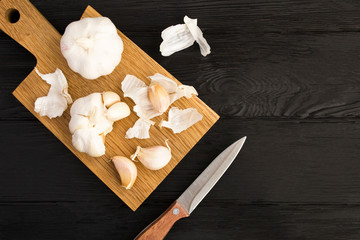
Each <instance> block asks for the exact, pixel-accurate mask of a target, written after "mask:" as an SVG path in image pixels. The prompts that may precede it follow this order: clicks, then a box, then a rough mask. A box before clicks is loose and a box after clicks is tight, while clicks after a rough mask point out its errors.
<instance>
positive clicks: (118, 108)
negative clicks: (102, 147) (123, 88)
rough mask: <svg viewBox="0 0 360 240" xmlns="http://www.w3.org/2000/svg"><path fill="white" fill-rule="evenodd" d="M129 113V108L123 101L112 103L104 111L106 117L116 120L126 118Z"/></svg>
mask: <svg viewBox="0 0 360 240" xmlns="http://www.w3.org/2000/svg"><path fill="white" fill-rule="evenodd" d="M129 115H130V108H129V106H128V105H127V104H126V103H124V102H117V103H115V104H113V105H112V106H111V107H110V108H109V109H108V110H107V111H106V117H107V119H109V120H110V121H113V122H115V121H118V120H120V119H122V118H126V117H127V116H129Z"/></svg>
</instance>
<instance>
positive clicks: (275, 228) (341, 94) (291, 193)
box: [0, 0, 360, 240]
mask: <svg viewBox="0 0 360 240" xmlns="http://www.w3.org/2000/svg"><path fill="white" fill-rule="evenodd" d="M33 4H34V5H35V6H36V7H37V8H38V9H39V11H40V12H41V13H43V15H44V16H45V17H46V18H47V19H48V20H49V21H50V22H51V23H52V24H53V25H54V26H55V28H57V29H58V30H59V32H60V33H63V32H64V29H65V27H66V26H67V24H69V23H70V22H71V21H74V20H77V19H78V18H79V17H80V15H81V13H82V12H83V11H84V9H85V7H86V6H87V4H91V5H92V6H93V7H94V8H95V9H97V10H98V11H99V12H100V13H101V14H103V15H104V16H108V17H109V18H111V19H112V21H113V22H114V23H115V24H116V26H117V27H118V28H119V29H120V30H122V31H123V32H124V33H125V34H126V35H127V36H128V37H129V38H130V39H132V40H133V41H134V42H135V43H136V44H138V45H139V46H140V47H141V48H142V49H144V50H145V51H146V52H147V53H148V54H149V55H150V56H152V57H153V58H154V59H155V60H156V61H158V62H159V63H160V64H161V65H162V66H164V67H165V68H166V69H167V70H169V71H170V72H171V73H172V74H173V75H174V76H176V77H177V78H178V79H179V80H181V81H182V82H183V83H184V84H189V85H193V86H195V87H196V89H197V90H198V92H199V95H200V97H201V99H203V100H204V101H205V102H206V103H207V104H208V105H209V106H210V107H212V108H213V109H214V110H215V111H216V112H217V113H219V114H220V116H221V119H220V121H219V122H218V123H217V124H216V125H215V126H214V127H213V128H212V129H211V130H210V131H209V133H208V134H206V135H205V136H204V138H203V139H202V140H201V141H200V142H199V143H198V144H197V145H196V146H195V148H194V149H193V150H192V151H191V152H190V153H189V154H188V155H187V156H186V158H185V159H184V160H183V161H182V162H181V163H180V164H179V165H178V166H177V167H176V168H175V169H174V171H173V172H172V173H171V174H170V175H169V176H168V177H167V178H166V180H165V181H164V182H162V183H161V185H160V186H159V187H158V188H157V189H156V190H155V191H154V192H153V194H151V196H150V197H149V198H148V199H147V200H146V201H145V203H144V204H143V205H142V206H141V207H140V208H139V209H138V210H137V211H136V212H133V211H131V210H130V209H129V208H128V207H127V206H126V205H125V204H124V203H123V202H122V201H121V200H120V199H119V198H117V197H116V196H115V195H114V194H113V193H112V192H111V191H110V190H109V189H108V188H107V187H106V186H105V185H104V184H103V183H102V182H101V181H100V180H99V179H98V178H97V177H96V176H95V175H94V174H92V173H91V172H90V171H89V170H88V169H87V168H86V167H85V166H84V165H83V164H82V163H81V162H80V161H79V160H78V159H77V158H76V157H75V156H74V155H73V154H72V153H71V152H70V151H69V150H68V149H67V148H66V147H65V146H63V145H62V144H61V142H60V141H59V140H57V139H56V138H55V137H54V136H53V135H52V134H51V133H50V132H49V131H48V130H47V129H46V128H45V127H44V126H43V125H42V124H41V123H40V122H39V121H37V120H36V119H35V117H33V116H32V115H31V114H30V113H29V112H28V111H27V110H26V109H25V108H24V107H23V106H22V105H21V104H20V103H19V102H18V101H17V100H16V99H15V98H14V97H13V96H12V95H11V92H12V91H13V90H14V89H15V88H16V86H17V85H18V84H19V83H20V82H21V80H22V79H24V78H25V76H27V74H28V73H29V72H30V71H31V69H32V68H33V67H34V66H35V59H34V57H33V56H32V55H31V54H30V53H28V52H27V51H26V50H25V49H23V48H22V47H21V46H20V45H18V44H17V43H15V42H14V41H13V40H12V39H11V38H10V37H8V36H7V35H6V34H4V33H3V32H1V33H0V36H1V37H0V61H1V64H0V79H1V83H2V84H1V88H0V89H1V94H0V103H1V104H0V113H1V114H0V120H1V128H0V130H1V142H0V143H1V150H0V156H1V164H0V239H6V240H7V239H21V240H22V239H37V240H38V239H78V240H79V239H86V240H88V239H132V238H133V237H135V236H136V235H137V233H138V232H140V231H141V230H142V229H143V228H144V227H145V226H146V225H147V224H149V223H150V222H151V221H152V220H154V219H155V218H156V217H157V216H158V215H159V214H161V213H162V212H163V211H164V210H165V209H166V208H167V207H168V206H169V205H170V204H171V203H172V202H173V201H174V200H175V199H176V198H177V197H178V196H179V195H180V194H181V193H182V192H183V191H184V190H185V189H186V188H187V186H188V185H189V184H190V183H191V182H192V181H193V180H194V179H195V178H196V177H197V176H198V175H199V174H200V173H201V172H202V170H203V169H204V168H205V167H206V166H207V165H208V164H209V163H210V162H211V161H212V159H213V158H214V157H216V156H217V154H219V153H220V152H221V151H222V150H223V149H224V148H225V147H226V146H228V145H229V144H231V143H232V142H234V141H235V140H237V139H238V138H240V137H242V136H244V135H246V136H248V140H247V142H246V143H245V146H244V148H243V150H242V151H241V152H240V154H239V156H238V158H237V159H236V161H235V162H234V163H233V165H232V166H231V167H230V169H229V170H228V171H227V172H226V174H225V175H224V176H223V178H222V179H221V180H220V181H219V183H218V184H217V185H216V186H215V187H214V189H213V190H212V191H211V192H210V193H209V195H208V196H207V197H206V198H205V199H204V200H203V201H202V203H201V204H200V205H199V206H198V208H197V209H196V210H195V211H194V212H193V214H192V215H191V217H190V218H187V219H186V220H182V221H179V222H178V223H176V225H175V226H174V228H173V229H172V230H171V232H170V233H169V235H168V236H167V239H188V240H190V239H196V240H198V239H214V240H218V239H242V240H245V239H254V240H255V239H256V240H260V239H266V240H268V239H276V240H277V239H324V240H325V239H326V240H328V239H346V240H349V239H360V204H359V202H360V33H359V30H360V2H359V1H357V0H344V1H325V0H311V1H308V0H297V1H286V0H280V1H265V0H260V1H258V0H251V1H245V0H238V1H175V0H173V1H115V0H113V1H104V0H96V1H95V0H94V1H84V0H82V1H72V0H58V1H53V0H36V1H35V0H33ZM184 15H188V16H190V17H193V18H198V23H199V26H200V27H201V29H202V30H203V31H204V35H205V37H206V38H207V40H208V42H209V44H210V45H211V47H212V54H211V55H209V56H208V57H206V58H204V57H202V56H201V55H200V52H199V48H198V46H197V45H194V46H193V47H191V48H189V49H186V50H184V51H181V52H179V53H176V54H174V55H172V56H170V57H162V56H161V55H160V53H159V50H158V49H159V45H160V43H161V38H160V33H161V31H162V30H163V29H164V28H166V27H167V26H170V25H173V24H178V23H181V22H182V18H183V17H184Z"/></svg>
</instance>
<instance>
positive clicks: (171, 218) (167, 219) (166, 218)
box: [135, 201, 189, 240]
mask: <svg viewBox="0 0 360 240" xmlns="http://www.w3.org/2000/svg"><path fill="white" fill-rule="evenodd" d="M188 216H189V213H188V212H187V211H186V210H185V209H184V207H183V206H181V204H180V203H179V202H178V201H175V202H174V203H173V204H172V205H171V206H170V207H169V208H168V209H167V210H166V211H165V212H164V213H163V214H161V215H160V217H158V218H157V219H156V220H155V221H153V222H152V223H151V224H150V225H149V226H147V227H146V228H145V229H144V230H143V231H142V232H141V233H140V234H139V235H137V236H136V237H135V240H145V239H146V240H150V239H151V240H160V239H164V238H165V236H166V234H167V233H168V232H169V231H170V229H171V227H172V226H173V225H174V223H175V222H176V221H177V220H179V219H181V218H184V217H188Z"/></svg>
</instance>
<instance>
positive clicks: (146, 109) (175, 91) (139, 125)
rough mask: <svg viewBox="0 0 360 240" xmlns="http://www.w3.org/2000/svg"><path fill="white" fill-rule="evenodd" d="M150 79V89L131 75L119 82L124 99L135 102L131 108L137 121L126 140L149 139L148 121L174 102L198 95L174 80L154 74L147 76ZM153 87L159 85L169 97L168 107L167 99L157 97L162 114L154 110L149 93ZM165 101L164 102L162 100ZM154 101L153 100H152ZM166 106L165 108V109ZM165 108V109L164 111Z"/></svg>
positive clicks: (192, 88) (190, 87) (193, 89)
mask: <svg viewBox="0 0 360 240" xmlns="http://www.w3.org/2000/svg"><path fill="white" fill-rule="evenodd" d="M149 78H150V79H151V83H150V87H149V86H147V85H146V84H145V83H144V82H143V81H141V80H140V79H138V78H137V77H135V76H133V75H129V74H128V75H126V77H125V78H124V80H123V81H122V82H121V90H122V91H123V92H124V97H129V98H131V99H132V100H133V101H134V102H135V106H134V108H133V110H134V112H135V113H136V114H137V116H138V117H139V119H138V120H137V121H136V122H135V124H134V126H133V127H131V128H130V129H129V130H128V131H127V132H126V135H125V137H126V138H139V139H144V138H150V135H149V129H150V126H151V125H153V124H150V123H151V122H152V121H151V120H150V119H152V118H154V117H157V116H160V115H162V114H163V112H165V111H166V110H167V109H168V107H169V105H170V104H172V103H173V102H175V101H176V100H178V99H180V98H182V97H187V98H190V97H192V96H193V95H196V96H197V95H198V93H197V92H196V90H195V88H194V87H192V86H187V85H178V84H177V83H176V82H175V81H174V80H172V79H170V78H168V77H165V76H164V75H161V74H160V73H156V74H154V75H152V76H149ZM154 85H160V86H161V87H162V88H163V89H164V90H165V91H166V92H167V93H168V95H169V98H170V104H169V105H168V99H167V98H166V99H165V98H164V97H163V96H161V97H158V99H157V100H158V101H164V103H165V104H163V103H162V102H161V103H160V104H159V106H161V108H162V109H161V110H162V111H163V112H159V111H157V110H156V109H155V108H154V104H152V102H151V100H150V97H149V93H150V90H149V89H150V88H151V87H152V86H154ZM163 99H165V100H163ZM153 100H154V99H153ZM166 106H167V107H166ZM165 107H166V109H165Z"/></svg>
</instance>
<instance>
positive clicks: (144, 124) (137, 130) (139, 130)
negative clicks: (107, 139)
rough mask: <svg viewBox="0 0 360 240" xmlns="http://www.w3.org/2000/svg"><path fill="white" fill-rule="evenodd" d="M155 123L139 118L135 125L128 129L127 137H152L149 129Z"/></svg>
mask: <svg viewBox="0 0 360 240" xmlns="http://www.w3.org/2000/svg"><path fill="white" fill-rule="evenodd" d="M154 124H155V123H154V122H153V121H151V120H147V119H142V118H139V119H138V120H137V121H136V122H135V124H134V126H132V127H131V128H129V129H128V130H127V131H126V134H125V138H139V139H146V138H150V134H149V130H150V127H151V125H154Z"/></svg>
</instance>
